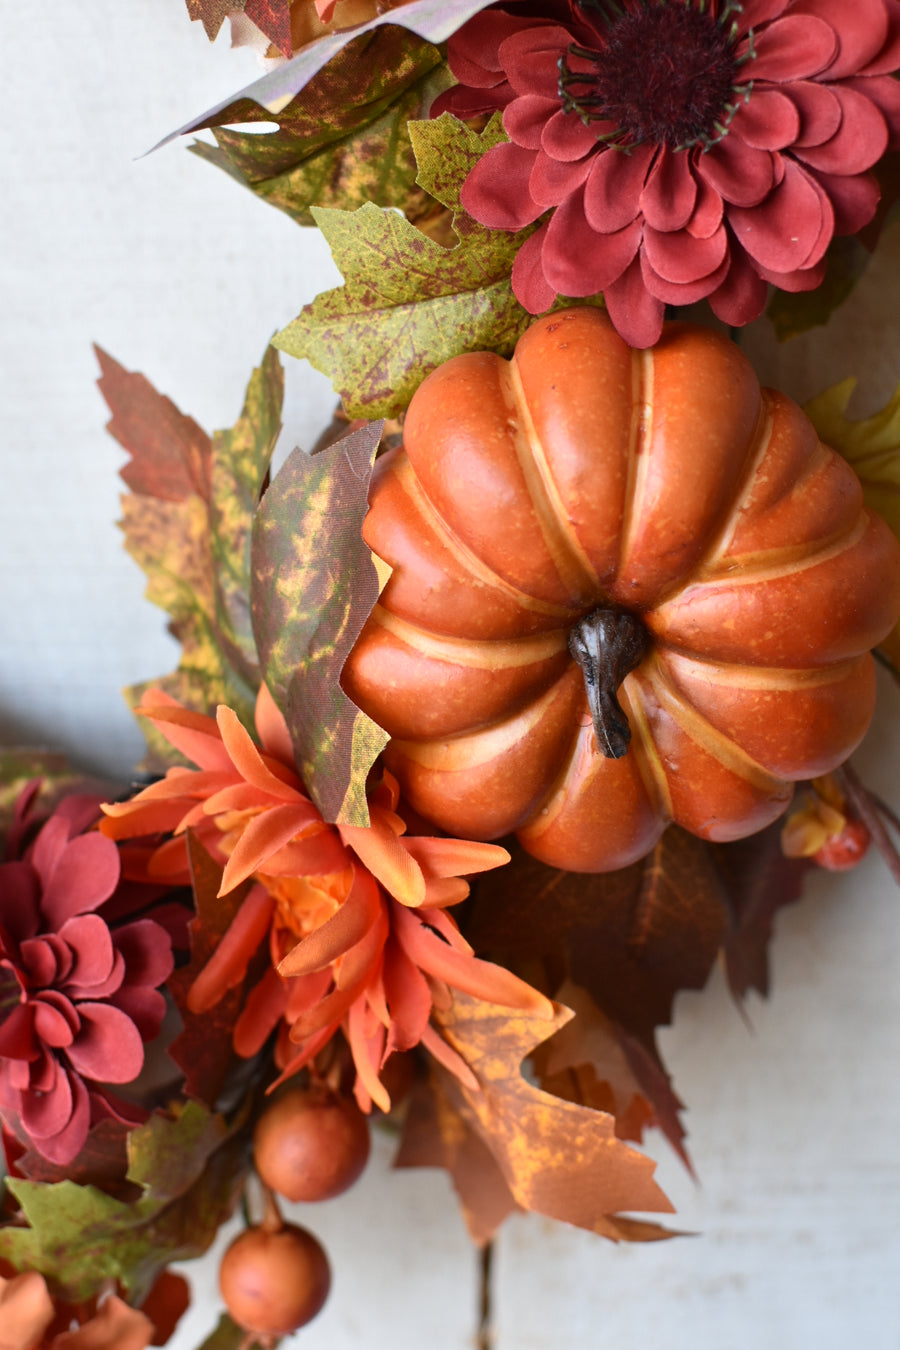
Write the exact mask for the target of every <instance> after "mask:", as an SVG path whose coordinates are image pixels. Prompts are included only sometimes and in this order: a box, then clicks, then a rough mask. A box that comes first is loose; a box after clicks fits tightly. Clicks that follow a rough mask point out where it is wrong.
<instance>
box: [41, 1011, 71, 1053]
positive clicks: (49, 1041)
mask: <svg viewBox="0 0 900 1350" xmlns="http://www.w3.org/2000/svg"><path fill="white" fill-rule="evenodd" d="M34 1030H35V1035H37V1036H40V1038H41V1040H42V1041H43V1042H44V1044H45V1045H49V1046H50V1047H51V1048H52V1049H54V1050H59V1049H60V1048H61V1047H62V1046H64V1045H71V1044H72V1040H73V1032H72V1028H71V1026H70V1025H69V1022H68V1019H67V1018H65V1017H64V1016H63V1014H62V1013H61V1012H60V1011H59V1010H58V1009H57V1008H54V1007H53V1005H52V1003H45V1002H44V1001H43V1000H42V999H36V1000H35V1004H34Z"/></svg>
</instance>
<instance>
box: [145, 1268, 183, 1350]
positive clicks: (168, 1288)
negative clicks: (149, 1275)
mask: <svg viewBox="0 0 900 1350" xmlns="http://www.w3.org/2000/svg"><path fill="white" fill-rule="evenodd" d="M190 1302H191V1291H190V1286H189V1285H188V1282H187V1280H185V1279H184V1277H183V1276H181V1275H177V1274H176V1273H175V1271H174V1270H164V1271H162V1272H161V1274H160V1275H159V1278H158V1279H157V1281H156V1283H155V1284H154V1286H153V1288H152V1289H151V1290H150V1293H149V1294H148V1295H147V1297H146V1298H145V1299H144V1301H143V1303H142V1304H141V1312H142V1313H145V1314H146V1315H147V1317H149V1318H150V1321H151V1322H152V1323H153V1327H154V1331H155V1333H156V1334H155V1336H154V1338H153V1344H154V1345H165V1344H166V1343H167V1341H168V1340H169V1339H170V1338H171V1337H172V1336H173V1335H174V1332H175V1328H176V1326H177V1325H178V1323H179V1321H180V1320H181V1318H182V1317H183V1316H184V1314H185V1313H186V1312H187V1310H188V1308H189V1307H190Z"/></svg>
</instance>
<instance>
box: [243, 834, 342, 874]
mask: <svg viewBox="0 0 900 1350" xmlns="http://www.w3.org/2000/svg"><path fill="white" fill-rule="evenodd" d="M319 824H320V825H321V821H320V822H319ZM352 863H353V857H352V854H351V853H350V852H349V851H348V850H347V849H346V848H345V847H344V845H343V843H342V842H341V837H340V835H339V834H338V833H337V831H336V830H333V829H332V828H331V827H330V826H326V827H325V828H324V829H319V830H318V831H317V832H316V833H315V834H309V835H305V836H304V837H303V838H302V839H293V840H291V841H290V843H287V844H285V845H284V847H283V848H280V849H279V850H278V852H277V853H273V854H272V856H271V858H268V859H267V860H266V866H265V869H264V870H265V872H266V873H267V875H268V876H273V877H327V876H332V875H333V874H334V873H335V872H344V871H346V870H347V868H349V867H350V866H352Z"/></svg>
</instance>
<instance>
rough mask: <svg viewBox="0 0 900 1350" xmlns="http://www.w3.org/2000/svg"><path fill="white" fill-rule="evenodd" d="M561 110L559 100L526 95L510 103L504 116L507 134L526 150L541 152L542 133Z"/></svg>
mask: <svg viewBox="0 0 900 1350" xmlns="http://www.w3.org/2000/svg"><path fill="white" fill-rule="evenodd" d="M558 110H559V99H549V98H540V97H539V96H538V95H537V94H524V95H523V96H522V97H521V98H516V99H514V100H513V102H512V103H510V104H509V105H508V106H507V108H506V111H505V112H504V114H503V126H504V128H505V130H506V134H507V136H508V137H509V139H510V140H511V141H513V142H514V143H515V144H516V145H521V146H522V147H523V149H525V150H540V148H541V133H542V132H543V130H544V124H545V123H546V122H547V120H548V118H550V117H552V116H553V114H554V113H555V112H557V111H558Z"/></svg>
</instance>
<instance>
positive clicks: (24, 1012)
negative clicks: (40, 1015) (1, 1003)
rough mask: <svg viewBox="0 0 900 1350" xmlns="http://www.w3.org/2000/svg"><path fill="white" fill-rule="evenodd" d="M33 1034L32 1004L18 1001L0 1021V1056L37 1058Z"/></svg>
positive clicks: (36, 1047) (7, 1057) (26, 1058)
mask: <svg viewBox="0 0 900 1350" xmlns="http://www.w3.org/2000/svg"><path fill="white" fill-rule="evenodd" d="M39 1053H40V1052H39V1049H38V1043H37V1041H36V1040H35V1036H34V1004H33V1003H18V1004H16V1006H15V1007H14V1008H13V1010H12V1012H10V1014H9V1016H8V1017H5V1018H4V1019H3V1021H2V1022H0V1056H3V1058H4V1059H24V1060H34V1059H37V1057H38V1054H39Z"/></svg>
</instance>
